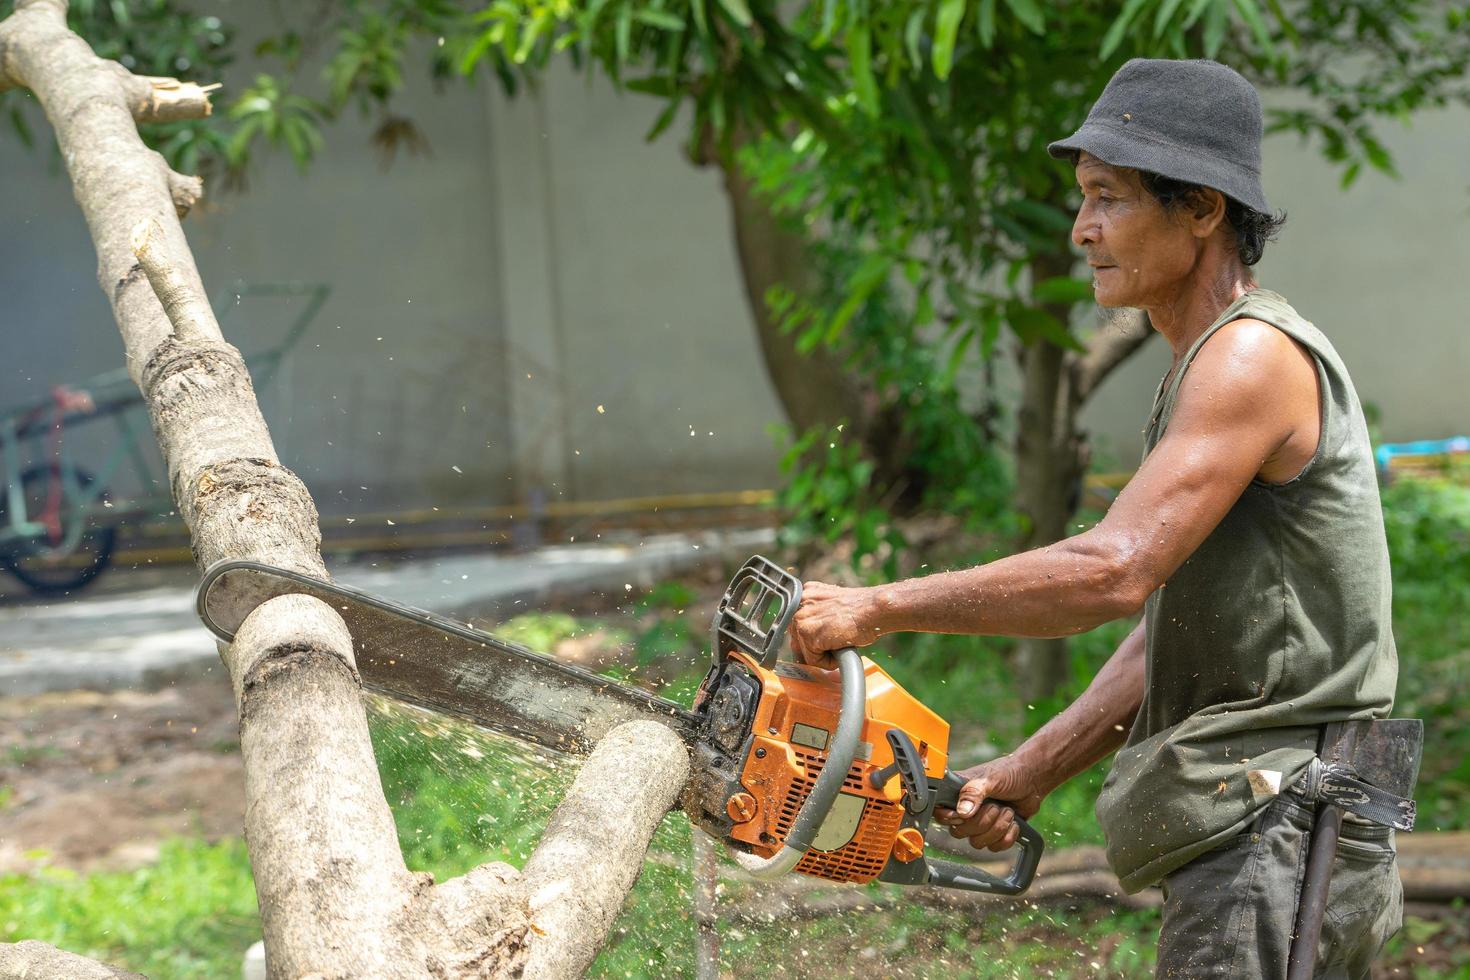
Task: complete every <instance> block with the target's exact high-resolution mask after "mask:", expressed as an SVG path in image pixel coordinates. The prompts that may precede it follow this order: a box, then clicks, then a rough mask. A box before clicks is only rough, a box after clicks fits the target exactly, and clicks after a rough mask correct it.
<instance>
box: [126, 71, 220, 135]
mask: <svg viewBox="0 0 1470 980" xmlns="http://www.w3.org/2000/svg"><path fill="white" fill-rule="evenodd" d="M109 63H110V62H109ZM117 68H118V70H119V71H121V72H122V73H123V90H124V91H125V92H126V94H127V98H128V108H129V109H130V110H131V111H132V113H133V119H134V120H135V121H137V122H160V123H162V122H180V121H182V120H185V119H203V118H204V117H205V116H208V115H209V114H210V113H212V112H213V111H214V106H212V105H211V104H210V101H209V96H210V93H211V92H214V91H216V90H217V89H219V87H220V86H219V84H218V83H215V84H214V85H200V84H198V83H197V82H181V81H179V80H178V79H177V78H160V77H157V76H150V75H134V74H133V73H131V72H129V71H128V70H127V69H126V68H123V67H122V66H121V65H117Z"/></svg>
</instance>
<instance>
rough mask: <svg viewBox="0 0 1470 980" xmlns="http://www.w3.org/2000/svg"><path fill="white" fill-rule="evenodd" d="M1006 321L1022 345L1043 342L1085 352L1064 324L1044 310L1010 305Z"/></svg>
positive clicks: (1015, 304)
mask: <svg viewBox="0 0 1470 980" xmlns="http://www.w3.org/2000/svg"><path fill="white" fill-rule="evenodd" d="M1006 320H1007V322H1009V323H1010V325H1011V329H1012V330H1014V331H1015V332H1016V336H1018V337H1020V338H1021V340H1022V342H1023V343H1027V344H1031V343H1035V342H1036V341H1038V340H1044V341H1047V342H1048V343H1052V344H1055V345H1056V346H1058V347H1064V348H1066V349H1068V350H1075V351H1081V350H1085V349H1086V348H1084V347H1083V346H1082V343H1081V342H1080V341H1079V340H1078V339H1077V338H1076V337H1074V336H1072V333H1071V331H1069V330H1068V329H1067V327H1066V324H1064V323H1062V321H1060V320H1058V319H1057V318H1056V317H1054V316H1052V315H1051V314H1050V313H1048V312H1046V311H1045V310H1039V309H1037V308H1036V307H1034V306H1025V305H1023V304H1020V303H1014V304H1010V305H1009V307H1008V309H1007V311H1006Z"/></svg>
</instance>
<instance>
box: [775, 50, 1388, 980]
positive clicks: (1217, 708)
mask: <svg viewBox="0 0 1470 980" xmlns="http://www.w3.org/2000/svg"><path fill="white" fill-rule="evenodd" d="M1261 135H1262V118H1261V108H1260V101H1259V99H1258V97H1257V95H1256V92H1255V90H1254V89H1253V88H1252V87H1251V85H1250V83H1249V82H1247V81H1246V80H1245V79H1243V78H1242V77H1241V76H1239V75H1238V74H1236V73H1235V72H1234V71H1232V70H1230V69H1229V68H1226V67H1225V66H1223V65H1219V64H1216V63H1214V62H1208V61H1189V62H1177V61H1143V60H1136V61H1131V62H1129V63H1128V64H1126V65H1124V66H1123V67H1122V68H1121V69H1120V70H1119V71H1118V73H1117V75H1115V76H1114V77H1113V79H1112V80H1111V81H1110V82H1109V83H1108V86H1107V88H1106V89H1105V90H1104V91H1103V93H1102V96H1101V97H1100V99H1099V100H1098V102H1097V104H1096V105H1095V106H1094V107H1093V109H1092V111H1091V113H1090V114H1089V115H1088V118H1087V121H1086V122H1085V123H1084V124H1083V126H1082V127H1081V128H1080V129H1079V130H1078V131H1077V133H1076V134H1075V135H1073V136H1072V137H1071V138H1069V139H1066V140H1062V141H1060V142H1057V143H1053V144H1052V145H1051V146H1050V147H1049V150H1050V152H1051V154H1052V155H1053V156H1054V157H1058V158H1063V159H1069V160H1071V161H1072V162H1073V163H1074V164H1075V169H1076V177H1077V183H1078V186H1079V188H1080V189H1081V193H1082V205H1081V209H1080V210H1079V211H1078V214H1077V219H1076V223H1075V224H1074V226H1073V229H1072V240H1073V242H1074V243H1075V244H1076V245H1077V247H1078V248H1079V249H1081V250H1082V251H1083V252H1084V253H1085V254H1086V257H1087V262H1088V264H1089V265H1090V266H1091V267H1092V269H1093V274H1094V291H1095V294H1096V298H1097V302H1098V303H1099V304H1100V305H1101V306H1104V307H1125V306H1126V307H1140V308H1142V309H1144V310H1146V311H1147V313H1148V317H1149V320H1150V322H1151V324H1152V326H1153V328H1154V329H1155V330H1157V331H1158V332H1159V333H1160V334H1162V335H1163V338H1164V340H1165V341H1166V342H1167V343H1168V344H1169V346H1170V349H1171V350H1172V351H1173V355H1174V358H1173V365H1172V367H1171V369H1170V371H1169V373H1168V375H1167V376H1166V378H1165V379H1164V381H1163V383H1162V384H1161V386H1160V388H1159V391H1158V394H1157V396H1156V398H1155V402H1154V407H1153V411H1152V414H1151V417H1150V420H1149V427H1148V431H1147V438H1146V445H1147V452H1146V456H1145V459H1144V461H1143V464H1142V466H1141V467H1140V469H1139V470H1138V472H1137V474H1136V475H1135V476H1134V478H1133V479H1132V480H1131V481H1130V482H1129V484H1128V486H1127V487H1126V488H1125V489H1124V490H1123V492H1122V493H1120V494H1119V496H1118V499H1117V500H1116V501H1115V502H1114V504H1113V506H1112V508H1111V509H1110V510H1109V512H1108V514H1107V516H1106V517H1105V518H1104V519H1103V520H1102V521H1101V523H1099V524H1098V525H1097V526H1096V527H1094V528H1092V529H1091V530H1089V531H1087V532H1085V533H1083V534H1079V535H1077V536H1075V537H1072V538H1069V539H1067V540H1065V541H1060V542H1057V543H1056V544H1053V545H1049V546H1047V547H1045V548H1039V549H1036V550H1034V551H1030V552H1026V553H1023V554H1019V555H1015V556H1012V557H1009V558H1006V559H1003V560H1001V561H997V562H993V563H991V564H988V565H984V566H981V567H978V568H972V569H968V570H965V571H958V572H949V573H945V574H939V575H931V576H928V577H924V578H918V579H911V580H908V581H903V582H898V583H895V584H893V585H887V586H880V587H876V588H869V589H842V588H836V587H833V586H830V585H824V584H822V583H819V582H813V583H810V584H808V585H807V586H806V590H805V597H804V599H803V602H802V606H801V609H800V610H799V611H798V613H797V615H796V619H795V623H794V627H793V631H792V647H793V649H794V650H795V652H796V653H797V654H798V655H800V656H801V657H802V658H803V659H804V660H805V661H807V662H808V663H814V664H820V665H824V666H830V658H829V657H828V656H827V654H826V651H831V650H835V649H839V648H841V647H844V646H849V645H856V646H862V645H866V644H869V643H872V642H873V641H874V640H876V639H878V638H879V637H881V636H883V635H884V634H886V633H892V632H896V631H900V630H913V631H925V632H936V633H975V634H989V635H1005V636H1065V635H1068V634H1072V633H1079V632H1082V631H1084V630H1088V629H1092V628H1093V627H1095V626H1097V625H1099V624H1101V623H1104V622H1107V621H1109V620H1113V619H1118V618H1121V617H1126V616H1131V615H1133V614H1134V613H1136V612H1137V611H1138V610H1139V609H1140V608H1142V609H1143V610H1144V616H1143V620H1142V622H1140V623H1139V625H1138V627H1137V628H1136V629H1135V630H1134V631H1133V632H1132V633H1131V634H1130V635H1129V636H1128V638H1127V639H1126V640H1124V641H1123V643H1122V645H1121V646H1120V647H1119V648H1118V650H1117V652H1116V653H1115V654H1114V655H1113V656H1112V658H1111V659H1109V660H1108V662H1107V663H1106V664H1105V665H1104V666H1103V668H1102V670H1100V671H1099V672H1098V675H1097V677H1096V678H1095V679H1094V680H1093V682H1092V684H1091V685H1090V686H1089V687H1088V689H1087V691H1086V692H1085V693H1084V694H1083V695H1082V696H1081V697H1079V698H1078V699H1077V701H1076V702H1074V703H1073V704H1072V705H1071V706H1070V707H1068V708H1067V709H1066V710H1065V711H1063V712H1062V713H1061V714H1059V715H1058V716H1056V717H1055V718H1053V719H1052V720H1051V721H1050V722H1049V723H1048V724H1047V725H1046V726H1045V727H1043V728H1042V729H1041V730H1040V731H1038V732H1037V733H1036V734H1035V735H1033V736H1032V737H1031V738H1029V739H1027V740H1026V741H1025V742H1024V743H1023V744H1022V745H1021V746H1020V747H1018V748H1017V749H1016V750H1015V751H1014V752H1012V753H1011V754H1010V755H1007V756H1004V757H1002V758H999V759H996V760H994V761H992V762H988V763H985V764H983V765H979V766H976V767H974V768H972V769H969V770H966V771H965V773H964V775H966V776H967V777H969V779H970V781H969V783H968V784H967V785H966V787H965V789H964V791H963V792H962V793H961V797H960V802H959V804H958V806H957V808H956V811H955V812H954V813H945V814H941V818H942V819H945V820H946V821H947V822H948V823H949V824H950V826H951V832H952V833H953V834H955V836H958V837H966V838H969V839H970V841H971V843H972V844H974V845H975V846H977V847H990V848H992V849H996V850H998V849H1002V848H1004V847H1006V846H1008V845H1009V844H1011V843H1012V842H1014V840H1015V839H1016V836H1017V830H1018V828H1017V827H1016V826H1015V824H1014V822H1013V820H1012V817H1011V811H1010V810H1009V809H1008V808H1002V807H999V806H997V805H996V804H994V803H987V802H985V801H986V800H988V799H992V798H993V799H996V800H1006V801H1012V802H1014V804H1015V807H1016V809H1017V810H1018V811H1019V812H1020V813H1021V814H1022V815H1024V816H1028V817H1029V816H1030V815H1032V814H1034V813H1036V812H1037V810H1038V809H1039V808H1040V807H1041V804H1042V801H1043V800H1044V799H1045V798H1046V796H1047V794H1048V793H1050V792H1051V791H1052V790H1053V789H1055V788H1056V787H1057V786H1058V785H1059V784H1061V783H1062V782H1064V781H1065V780H1067V779H1069V778H1071V777H1072V776H1074V775H1076V774H1078V773H1080V772H1082V771H1083V770H1085V769H1086V768H1088V767H1089V766H1091V765H1092V764H1093V763H1095V762H1097V761H1098V760H1099V759H1101V758H1103V757H1104V756H1106V755H1107V754H1108V753H1110V752H1112V751H1114V750H1119V751H1118V755H1117V757H1116V759H1115V760H1114V763H1113V767H1112V772H1111V773H1110V775H1109V776H1108V779H1107V782H1106V784H1105V785H1104V787H1103V791H1102V794H1101V796H1100V798H1099V800H1098V805H1097V814H1098V819H1099V821H1100V822H1101V824H1102V826H1103V829H1104V831H1105V833H1106V836H1107V840H1108V854H1109V860H1110V861H1111V862H1112V864H1113V867H1114V869H1115V870H1116V871H1117V873H1118V875H1119V878H1120V879H1121V881H1122V883H1123V885H1124V887H1125V888H1127V889H1128V890H1129V891H1130V892H1134V891H1138V890H1139V889H1141V888H1144V887H1146V886H1148V885H1150V884H1154V883H1156V882H1159V883H1162V886H1163V890H1164V919H1163V927H1162V931H1161V935H1160V942H1159V975H1160V976H1190V977H1194V976H1222V977H1279V976H1283V975H1284V974H1285V971H1286V963H1287V953H1288V949H1289V946H1290V942H1291V935H1292V930H1293V921H1294V918H1295V914H1296V907H1297V890H1298V888H1299V887H1300V881H1301V874H1302V867H1303V865H1304V862H1305V856H1304V855H1305V853H1306V847H1307V844H1308V837H1309V836H1310V835H1309V833H1308V831H1309V830H1310V828H1311V817H1312V811H1313V808H1314V806H1315V805H1316V804H1314V803H1313V802H1311V801H1310V800H1309V799H1308V798H1306V797H1304V796H1303V795H1302V792H1301V790H1300V787H1301V786H1302V785H1303V784H1304V782H1305V780H1304V778H1303V777H1304V774H1305V773H1306V772H1307V770H1308V768H1309V766H1310V765H1312V764H1313V760H1314V758H1315V755H1316V750H1317V745H1318V738H1319V735H1320V734H1321V732H1322V726H1323V725H1324V724H1327V723H1330V722H1336V721H1343V720H1348V719H1369V718H1383V717H1386V716H1387V714H1388V713H1389V710H1390V708H1391V707H1392V703H1393V693H1394V684H1395V680H1396V676H1397V660H1396V655H1395V650H1394V642H1393V635H1392V632H1391V629H1390V580H1389V565H1388V553H1387V546H1386V543H1385V539H1384V533H1383V520H1382V514H1381V511H1380V507H1379V499H1378V488H1377V483H1376V479H1375V474H1374V469H1373V461H1372V454H1371V450H1370V446H1369V440H1368V432H1367V428H1366V425H1365V423H1364V420H1363V414H1362V409H1361V406H1360V404H1359V402H1358V398H1357V395H1356V393H1355V392H1354V389H1353V385H1352V382H1351V380H1350V379H1349V377H1348V374H1347V370H1346V369H1345V368H1344V366H1343V364H1342V361H1341V360H1340V359H1339V357H1338V356H1337V353H1336V352H1335V351H1334V350H1333V348H1332V345H1331V344H1330V343H1329V342H1328V341H1327V339H1326V338H1325V337H1324V336H1323V335H1322V334H1321V333H1320V332H1319V331H1318V330H1317V329H1316V328H1314V327H1313V326H1312V325H1311V324H1309V323H1307V322H1306V321H1305V320H1303V319H1302V318H1301V317H1300V316H1298V315H1297V313H1296V312H1295V311H1294V310H1293V309H1292V308H1291V307H1290V306H1289V305H1288V304H1287V303H1286V301H1285V300H1284V299H1283V298H1282V297H1280V296H1278V295H1276V294H1274V293H1271V292H1268V291H1266V290H1263V289H1260V288H1258V287H1257V285H1256V282H1255V279H1254V278H1253V276H1252V273H1251V268H1250V267H1251V266H1252V265H1253V264H1254V263H1255V262H1256V261H1257V260H1258V259H1259V258H1260V255H1261V249H1262V247H1263V246H1264V244H1265V241H1266V239H1267V238H1269V237H1270V236H1271V234H1272V233H1273V232H1274V231H1275V228H1276V225H1277V224H1279V221H1280V220H1281V219H1279V218H1272V217H1271V216H1270V211H1269V208H1268V207H1267V204H1266V199H1265V195H1264V193H1263V192H1262V189H1261V183H1260V144H1261ZM1345 285H1347V284H1345ZM1401 909H1402V894H1401V889H1400V885H1399V879H1398V875H1397V871H1396V867H1395V863H1394V844H1393V837H1392V831H1391V830H1389V829H1387V828H1386V827H1381V826H1377V825H1371V824H1366V823H1349V824H1347V825H1346V826H1345V827H1344V829H1343V837H1342V843H1341V846H1340V848H1339V850H1338V855H1337V860H1336V865H1335V868H1334V872H1333V877H1332V880H1331V890H1330V898H1329V903H1328V910H1327V916H1326V923H1325V925H1324V927H1323V931H1322V941H1321V945H1320V947H1319V948H1320V953H1319V957H1318V962H1317V970H1318V975H1332V976H1343V975H1350V976H1367V975H1368V971H1369V965H1370V963H1371V961H1372V959H1373V957H1374V956H1375V955H1376V953H1377V951H1378V949H1379V948H1380V947H1381V946H1382V944H1383V942H1384V941H1385V940H1386V939H1387V938H1388V937H1389V936H1390V935H1392V934H1393V932H1394V931H1395V930H1396V929H1397V928H1398V926H1399V923H1400V918H1401Z"/></svg>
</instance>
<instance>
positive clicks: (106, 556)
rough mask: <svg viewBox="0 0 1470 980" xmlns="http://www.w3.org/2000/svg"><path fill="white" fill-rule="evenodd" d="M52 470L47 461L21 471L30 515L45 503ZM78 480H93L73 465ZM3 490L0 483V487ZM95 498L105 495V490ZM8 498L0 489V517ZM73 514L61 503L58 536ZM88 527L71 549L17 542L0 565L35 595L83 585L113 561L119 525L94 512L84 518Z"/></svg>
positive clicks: (0, 556)
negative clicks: (99, 520) (95, 516)
mask: <svg viewBox="0 0 1470 980" xmlns="http://www.w3.org/2000/svg"><path fill="white" fill-rule="evenodd" d="M52 473H53V470H52V468H51V467H49V466H36V467H32V468H31V469H28V470H26V471H25V472H24V473H23V474H21V478H20V482H21V493H22V494H23V495H24V497H25V500H26V514H27V516H28V517H29V519H31V520H35V519H36V515H37V514H39V513H40V512H41V509H42V508H44V507H45V506H46V501H47V495H48V494H49V492H50V489H51V481H52V479H53V478H54V477H53V476H52ZM75 473H76V477H77V482H78V483H79V484H80V485H82V486H84V487H86V486H90V485H91V484H92V483H93V482H95V481H94V479H93V477H92V474H90V473H88V472H87V471H86V470H81V469H78V470H75ZM0 491H3V486H0ZM97 499H98V500H99V501H102V500H106V499H108V498H107V491H105V490H104V491H103V492H102V493H101V494H100V495H99V496H98V497H97ZM63 503H66V502H63ZM9 504H10V501H9V499H8V495H7V494H5V493H3V492H0V517H3V516H4V514H5V511H6V509H7V507H8V506H9ZM75 519H76V515H75V514H73V513H71V512H70V511H69V510H67V509H66V508H65V507H63V509H62V521H63V524H62V528H61V531H62V535H63V537H64V536H65V535H66V533H67V532H68V531H70V530H71V528H70V527H68V526H67V525H66V523H65V522H66V521H70V520H75ZM87 521H88V522H89V523H88V526H87V527H86V528H85V529H84V530H83V531H82V536H81V538H80V539H79V540H78V541H77V545H76V547H75V548H73V549H71V550H70V551H67V552H64V553H63V552H61V551H59V550H58V549H55V548H52V547H49V546H48V544H47V542H46V541H45V540H44V539H33V540H31V541H25V540H22V541H19V542H17V543H15V544H14V545H12V546H11V548H10V549H9V550H8V551H6V552H4V553H3V554H0V566H3V567H4V568H5V570H6V571H8V572H10V574H12V575H14V576H15V577H16V578H18V579H20V580H21V581H22V582H24V583H25V584H26V586H28V587H29V588H30V590H31V591H32V592H34V593H36V594H37V595H61V594H63V593H66V592H71V591H72V590H74V589H79V588H81V587H82V586H84V585H86V584H87V583H88V582H90V581H92V579H94V578H96V577H97V574H98V573H99V572H101V571H102V569H104V568H106V567H107V565H108V563H109V562H110V561H112V549H113V545H115V544H116V543H117V528H116V527H114V526H112V525H110V524H101V523H98V522H97V521H96V519H95V518H93V517H88V518H87Z"/></svg>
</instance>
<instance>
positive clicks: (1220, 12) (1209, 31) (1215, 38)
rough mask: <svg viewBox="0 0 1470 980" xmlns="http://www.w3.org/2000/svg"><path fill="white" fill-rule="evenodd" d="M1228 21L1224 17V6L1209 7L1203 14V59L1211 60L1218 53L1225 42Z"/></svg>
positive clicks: (1221, 4) (1218, 4) (1220, 4)
mask: <svg viewBox="0 0 1470 980" xmlns="http://www.w3.org/2000/svg"><path fill="white" fill-rule="evenodd" d="M1228 26H1229V21H1228V20H1227V19H1226V17H1225V5H1224V4H1223V3H1216V4H1215V5H1214V6H1212V7H1210V9H1209V12H1208V13H1206V14H1205V34H1204V46H1205V57H1206V58H1213V57H1215V56H1216V55H1217V54H1219V53H1220V45H1221V44H1223V43H1224V42H1225V28H1226V27H1228Z"/></svg>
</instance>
